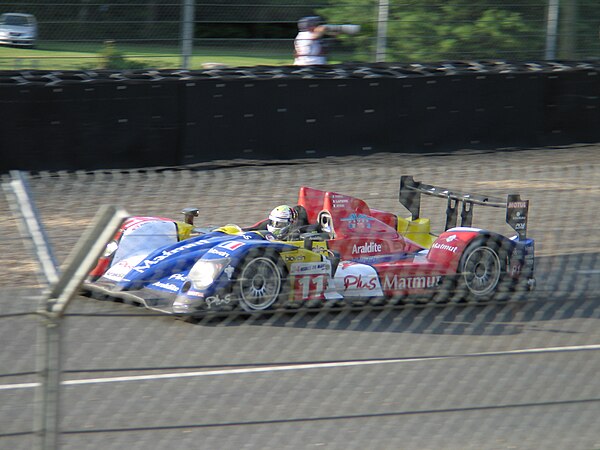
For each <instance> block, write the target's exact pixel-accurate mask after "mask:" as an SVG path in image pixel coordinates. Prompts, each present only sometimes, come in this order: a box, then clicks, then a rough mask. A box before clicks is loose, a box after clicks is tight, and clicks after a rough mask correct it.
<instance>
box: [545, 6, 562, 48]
mask: <svg viewBox="0 0 600 450" xmlns="http://www.w3.org/2000/svg"><path fill="white" fill-rule="evenodd" d="M559 2H560V0H548V17H547V19H546V21H547V23H546V55H545V59H546V60H553V59H555V58H556V40H557V33H558V9H559Z"/></svg>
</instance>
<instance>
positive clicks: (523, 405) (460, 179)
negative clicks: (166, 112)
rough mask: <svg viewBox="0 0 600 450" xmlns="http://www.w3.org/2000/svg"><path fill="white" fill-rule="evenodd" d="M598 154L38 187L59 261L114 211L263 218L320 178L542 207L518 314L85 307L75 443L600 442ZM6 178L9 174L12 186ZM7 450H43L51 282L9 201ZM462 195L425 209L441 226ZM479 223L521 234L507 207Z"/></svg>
mask: <svg viewBox="0 0 600 450" xmlns="http://www.w3.org/2000/svg"><path fill="white" fill-rule="evenodd" d="M597 151H598V147H597V145H580V146H570V147H562V148H540V149H498V150H497V151H495V152H481V151H469V150H464V151H461V152H457V153H454V154H447V155H439V154H437V155H415V154H377V155H370V156H365V157H339V158H324V159H314V160H311V159H305V160H293V161H285V162H282V161H270V162H265V161H262V162H255V161H242V160H236V161H220V162H219V161H217V162H213V163H211V164H206V165H202V164H200V165H197V166H195V167H181V168H171V169H169V168H163V169H143V170H131V171H116V170H114V171H95V172H74V173H73V172H71V173H67V172H61V173H44V172H40V173H35V174H30V176H29V182H30V188H31V191H32V193H33V196H34V199H35V201H36V204H37V207H38V209H39V212H40V215H41V219H42V222H43V223H44V225H45V227H46V229H47V233H48V235H49V237H50V240H51V243H52V244H53V247H54V249H55V253H56V256H57V259H58V260H59V261H61V262H63V261H65V259H66V257H67V255H68V254H69V252H70V249H71V248H72V247H73V246H74V245H75V243H76V242H77V240H78V238H79V237H80V236H81V234H82V232H83V230H84V229H85V228H86V227H87V226H89V225H90V223H91V220H92V218H93V216H94V214H95V212H96V210H97V208H98V206H99V205H101V204H112V205H117V206H121V207H124V208H125V209H127V211H128V212H130V213H131V214H133V215H149V216H161V217H171V218H174V219H179V220H181V219H182V216H180V210H182V209H183V208H185V207H198V208H199V210H200V217H199V218H197V219H196V221H197V225H199V226H200V225H215V226H218V225H222V224H225V223H235V224H239V225H250V224H253V223H255V222H257V221H259V220H261V219H264V218H265V217H266V216H267V214H268V212H269V211H270V210H271V209H272V208H273V207H274V206H275V205H278V204H282V203H293V202H295V201H296V198H297V195H298V188H299V186H301V185H307V186H312V187H314V188H317V189H324V190H334V191H335V192H339V193H344V194H348V195H353V196H356V197H358V198H362V199H364V200H365V201H366V202H367V203H368V204H369V205H370V206H371V207H372V208H376V209H379V210H384V211H392V212H394V213H397V214H401V215H407V214H408V213H407V211H405V210H404V209H403V207H402V206H401V205H400V204H399V203H398V183H399V177H400V175H407V174H408V175H413V176H414V177H415V179H419V180H422V181H423V182H426V183H431V184H436V185H442V186H446V187H451V188H455V189H457V190H460V191H466V192H476V193H482V194H487V195H492V196H501V195H503V194H505V193H506V192H507V191H508V192H511V191H518V192H519V193H520V194H521V195H522V197H523V198H526V199H529V200H530V202H531V203H530V216H529V230H528V234H529V236H530V237H532V238H533V239H535V241H536V279H537V286H536V289H535V290H534V291H533V292H531V293H529V294H528V295H527V296H518V297H515V298H510V299H508V301H498V302H487V303H483V304H478V303H473V302H470V303H460V304H454V303H452V304H442V305H439V304H433V303H422V302H405V303H403V304H398V305H396V304H386V305H379V306H376V305H363V306H357V305H352V306H345V307H340V308H337V309H335V308H334V309H317V310H308V309H306V308H305V309H301V310H290V311H266V312H263V313H260V314H248V313H243V312H236V311H223V312H220V313H213V314H208V315H205V316H202V317H199V318H197V319H196V320H194V321H191V322H186V321H182V320H176V319H174V318H173V317H172V316H166V315H164V314H160V313H158V312H155V311H152V310H148V309H145V308H140V307H137V306H135V305H132V304H128V302H117V301H112V300H99V299H94V298H89V297H81V296H80V297H77V298H76V299H75V301H74V302H73V304H72V305H71V307H70V308H69V310H68V313H67V317H66V319H65V320H64V322H63V330H64V334H63V364H62V368H63V369H62V373H61V377H62V380H63V381H62V382H63V384H62V386H61V400H62V405H61V422H60V430H61V435H60V444H61V448H77V449H82V448H94V449H95V448H124V447H127V448H144V447H145V448H148V447H150V448H173V447H183V446H185V445H189V446H192V447H194V448H306V447H313V446H315V447H320V446H324V447H328V448H382V449H383V448H399V447H401V448H457V449H458V448H461V449H466V448H474V449H481V448H503V447H516V448H531V449H534V448H536V449H537V448H557V449H558V448H574V449H575V448H576V449H580V448H581V449H584V448H594V447H597V445H598V443H599V439H600V435H599V434H598V430H597V427H596V426H595V423H596V419H597V414H598V405H599V402H600V399H599V398H598V395H597V392H598V380H597V377H596V374H597V372H598V369H599V368H600V367H599V366H600V359H599V358H598V356H597V355H598V350H599V349H600V348H599V347H598V338H599V337H600V336H599V335H598V327H597V320H598V318H599V314H600V313H599V309H598V306H599V303H598V295H597V293H598V292H599V288H600V265H599V264H600V261H599V258H598V247H599V245H600V241H599V240H598V237H597V235H598V233H597V231H598V225H597V223H598V220H597V219H598V212H597V211H596V209H595V208H594V206H595V205H596V204H597V203H598V200H599V199H598V197H599V196H600V191H599V190H598V186H600V179H599V178H600V167H599V165H598V163H597V162H596V159H597V158H595V155H596V153H597ZM3 181H5V180H3ZM0 208H1V210H2V211H3V214H2V215H0V223H1V229H2V233H1V234H0V262H1V265H2V267H3V268H4V270H3V275H2V277H1V278H0V283H1V286H2V294H0V321H2V326H1V327H0V337H2V341H3V342H5V343H7V344H8V345H6V346H5V351H4V352H3V353H2V356H1V357H0V358H1V360H2V364H1V365H0V367H2V370H1V373H0V399H1V401H0V423H1V426H0V429H1V430H2V431H1V432H0V446H2V447H5V448H31V446H32V444H34V443H35V439H36V436H35V434H34V431H35V430H34V427H33V420H32V414H33V404H34V396H33V389H34V387H35V383H36V382H37V381H38V378H37V375H38V374H37V373H36V367H35V358H36V352H37V351H39V348H38V347H37V346H36V338H35V335H36V328H37V326H38V324H39V319H38V317H37V315H36V314H35V312H36V311H37V306H38V304H39V301H40V299H41V293H42V287H43V286H42V285H41V284H40V283H39V281H38V278H36V276H35V273H36V271H37V266H36V263H35V261H34V260H33V253H32V252H31V251H30V250H29V244H28V242H26V241H25V240H24V239H23V238H22V237H21V235H20V233H19V229H18V223H19V220H18V219H19V217H18V213H16V214H13V213H11V212H9V211H10V208H9V205H8V203H7V200H6V199H4V198H2V199H0ZM445 208H446V204H445V202H440V201H439V200H437V199H431V201H427V199H423V203H422V215H423V216H424V217H430V218H431V220H432V227H433V229H434V230H435V231H437V232H439V231H440V230H441V228H443V226H444V221H445ZM473 224H474V225H475V226H479V227H482V228H490V229H495V230H498V231H500V232H503V233H505V234H507V235H508V234H510V233H511V232H512V230H510V228H509V227H508V226H507V225H506V224H505V223H504V217H503V211H501V210H498V211H497V210H496V209H495V208H490V210H488V209H484V208H479V209H478V208H477V207H476V208H475V210H474V219H473Z"/></svg>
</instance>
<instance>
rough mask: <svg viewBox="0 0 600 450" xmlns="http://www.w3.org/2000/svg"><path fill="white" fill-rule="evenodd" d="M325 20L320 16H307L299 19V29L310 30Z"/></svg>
mask: <svg viewBox="0 0 600 450" xmlns="http://www.w3.org/2000/svg"><path fill="white" fill-rule="evenodd" d="M322 22H323V19H321V17H320V16H307V17H303V18H302V19H300V20H298V30H299V31H310V30H311V29H313V28H315V27H318V26H319V25H321V23H322Z"/></svg>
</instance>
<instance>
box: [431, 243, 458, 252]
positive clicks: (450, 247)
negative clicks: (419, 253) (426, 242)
mask: <svg viewBox="0 0 600 450" xmlns="http://www.w3.org/2000/svg"><path fill="white" fill-rule="evenodd" d="M431 248H436V249H438V250H446V251H448V252H452V253H456V252H457V251H458V247H455V246H454V245H447V244H440V243H439V242H435V243H434V244H433V245H432V246H431Z"/></svg>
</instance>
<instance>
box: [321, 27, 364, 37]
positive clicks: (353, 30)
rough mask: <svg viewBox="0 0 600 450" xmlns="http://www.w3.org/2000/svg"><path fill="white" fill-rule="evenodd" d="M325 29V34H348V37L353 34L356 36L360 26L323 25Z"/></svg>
mask: <svg viewBox="0 0 600 450" xmlns="http://www.w3.org/2000/svg"><path fill="white" fill-rule="evenodd" d="M323 26H324V27H325V29H326V30H327V33H332V34H335V33H340V34H349V35H353V34H358V33H359V32H360V25H352V24H345V25H329V24H327V25H323Z"/></svg>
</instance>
